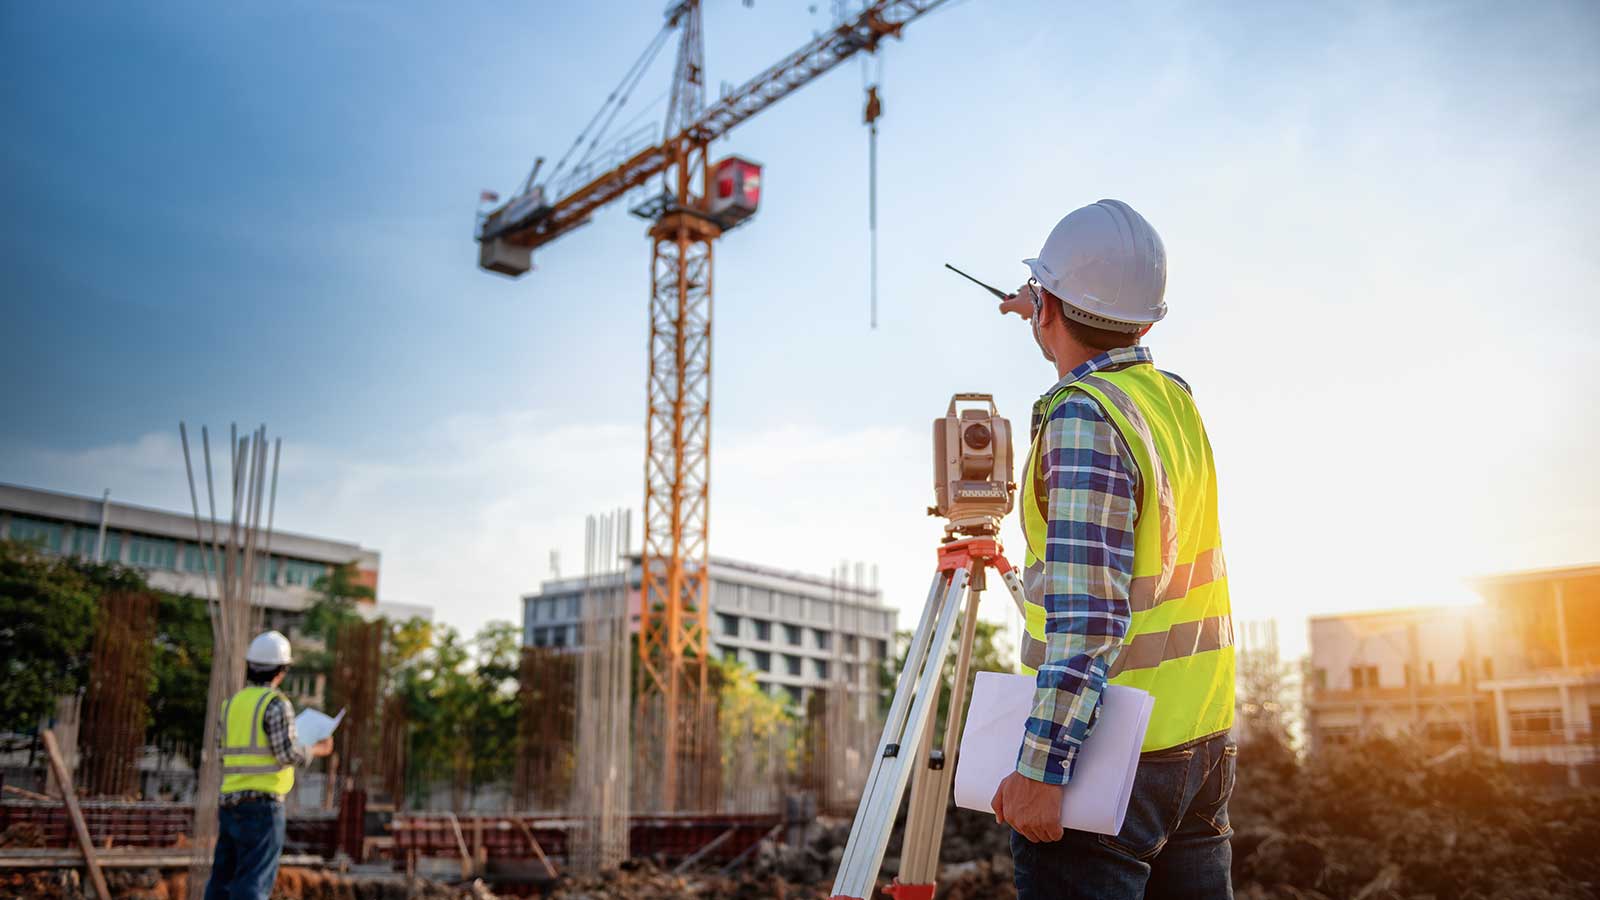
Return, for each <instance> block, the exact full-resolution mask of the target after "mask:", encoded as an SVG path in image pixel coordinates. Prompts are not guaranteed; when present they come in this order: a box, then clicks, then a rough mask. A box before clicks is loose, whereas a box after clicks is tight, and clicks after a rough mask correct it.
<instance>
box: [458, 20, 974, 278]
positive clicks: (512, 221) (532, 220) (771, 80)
mask: <svg viewBox="0 0 1600 900" xmlns="http://www.w3.org/2000/svg"><path fill="white" fill-rule="evenodd" d="M946 2H947V0H879V2H877V3H874V4H873V5H872V6H870V7H868V8H867V9H866V10H864V11H863V12H862V13H861V14H860V15H859V16H857V17H856V18H855V19H853V20H852V21H849V22H846V23H843V24H841V25H839V26H838V27H836V28H834V29H832V30H830V31H827V32H825V33H823V34H821V35H818V36H817V37H816V38H815V39H814V40H812V41H811V42H810V43H809V44H806V45H805V46H804V47H801V48H800V49H799V50H796V51H795V52H793V53H791V54H789V55H788V56H787V57H785V58H784V59H782V60H781V61H779V62H778V63H776V64H774V65H773V66H771V67H769V68H768V69H767V70H766V71H764V72H762V73H761V74H759V75H757V76H756V77H754V78H752V79H750V80H749V81H747V82H745V83H744V84H743V85H741V86H739V87H738V88H737V89H735V90H734V91H733V92H732V93H730V94H728V95H727V96H726V97H724V98H722V99H721V100H719V101H718V102H717V103H716V104H715V105H713V106H712V107H711V108H710V109H707V110H706V111H705V113H704V114H703V115H701V116H700V118H698V119H696V120H695V122H694V124H692V125H690V126H689V127H688V128H686V129H684V131H683V132H681V133H679V134H677V135H674V136H673V137H672V138H670V139H668V140H666V141H663V142H661V143H659V144H657V145H655V146H652V147H647V148H645V149H643V150H640V151H639V152H637V153H635V154H633V155H632V156H629V157H628V158H627V159H625V160H623V162H622V163H621V164H619V165H617V166H615V167H613V168H612V169H609V170H607V171H606V172H604V173H603V174H601V175H598V176H596V177H595V178H593V179H592V180H590V181H589V182H588V183H587V184H584V185H583V186H581V187H579V188H577V189H576V190H574V191H572V192H571V193H569V194H567V195H566V196H564V197H561V198H560V199H558V200H556V201H555V202H554V203H552V204H551V205H549V206H546V207H538V206H537V205H534V206H532V207H529V206H528V205H527V204H519V203H518V200H520V199H521V197H520V196H519V197H514V198H512V200H511V201H509V202H508V203H506V204H505V205H504V206H502V207H500V208H499V209H497V210H495V211H494V212H492V213H490V214H489V215H488V217H486V218H485V219H484V220H483V224H482V226H481V227H480V229H479V232H478V240H479V241H486V240H492V239H495V238H499V239H502V240H504V241H506V242H508V243H511V244H516V245H518V246H521V247H528V248H533V247H539V246H542V245H544V244H548V243H550V242H551V241H553V240H555V239H556V238H558V237H561V236H562V235H563V234H566V233H567V232H569V231H572V230H573V229H575V228H577V227H578V226H580V225H583V224H584V223H585V222H588V221H589V218H590V216H592V215H593V214H594V212H595V211H596V210H598V209H600V207H602V206H605V205H606V204H607V203H610V202H611V201H613V200H615V199H617V198H618V197H621V196H622V195H623V194H626V193H627V192H628V191H630V190H632V189H633V188H635V187H638V186H639V185H642V184H644V183H645V182H646V181H649V180H650V179H651V178H652V177H654V176H655V175H659V174H660V173H662V172H665V171H666V170H667V169H669V168H671V166H672V164H673V161H674V159H675V158H676V154H675V153H674V152H673V148H674V147H677V146H682V145H683V144H685V143H694V144H709V143H711V142H712V141H714V140H716V139H717V138H719V137H722V136H724V135H726V134H727V133H728V132H729V131H731V130H732V129H733V127H734V126H736V125H738V124H739V123H740V122H743V121H745V120H746V119H749V118H750V117H752V116H754V115H756V114H757V113H759V112H761V111H762V110H764V109H766V108H768V107H770V106H772V105H773V104H774V103H777V102H778V101H779V100H782V99H783V98H784V97H787V96H789V95H790V94H792V93H794V92H795V91H796V90H799V89H800V88H801V87H803V86H805V85H806V84H807V83H809V82H811V81H813V80H815V79H816V78H818V77H819V76H821V75H824V74H826V73H827V72H828V71H830V70H832V69H833V68H835V67H836V66H838V65H839V64H840V63H842V62H844V61H845V60H847V59H849V58H850V57H851V56H853V55H855V54H856V53H858V52H860V51H862V50H867V51H873V50H876V49H877V46H878V42H879V41H880V40H882V39H883V38H884V37H885V36H888V35H898V34H899V33H900V29H901V28H903V27H905V25H906V24H907V23H908V22H910V21H912V20H913V19H916V18H918V17H919V16H922V15H924V14H926V13H929V12H932V11H933V10H934V9H935V8H937V7H939V6H942V5H943V4H944V3H946ZM519 206H521V207H523V208H521V209H519ZM513 210H515V211H516V212H515V214H514V216H513Z"/></svg>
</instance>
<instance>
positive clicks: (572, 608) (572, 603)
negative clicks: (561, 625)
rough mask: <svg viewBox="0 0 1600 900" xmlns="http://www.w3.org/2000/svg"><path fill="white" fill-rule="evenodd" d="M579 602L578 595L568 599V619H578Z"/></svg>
mask: <svg viewBox="0 0 1600 900" xmlns="http://www.w3.org/2000/svg"><path fill="white" fill-rule="evenodd" d="M578 600H579V597H578V595H577V594H573V595H572V596H571V597H568V598H567V618H569V619H576V618H577V617H578Z"/></svg>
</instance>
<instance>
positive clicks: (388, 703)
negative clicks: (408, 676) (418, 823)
mask: <svg viewBox="0 0 1600 900" xmlns="http://www.w3.org/2000/svg"><path fill="white" fill-rule="evenodd" d="M379 734H380V738H379V743H380V745H381V749H380V750H379V756H378V768H379V770H380V771H381V772H382V773H383V790H384V793H386V794H388V795H389V802H391V803H393V804H394V808H395V809H396V810H402V809H405V808H406V762H407V760H406V746H407V744H408V743H409V741H410V739H411V722H410V720H409V718H408V717H407V716H406V698H405V696H404V695H402V694H401V693H400V692H399V691H394V692H393V693H391V694H389V695H388V696H387V697H386V698H385V699H384V701H383V725H382V728H380V729H379Z"/></svg>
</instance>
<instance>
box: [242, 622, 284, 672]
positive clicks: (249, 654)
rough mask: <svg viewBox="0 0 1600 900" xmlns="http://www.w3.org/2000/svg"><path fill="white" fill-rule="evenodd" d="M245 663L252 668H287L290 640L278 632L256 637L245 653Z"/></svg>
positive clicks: (268, 632)
mask: <svg viewBox="0 0 1600 900" xmlns="http://www.w3.org/2000/svg"><path fill="white" fill-rule="evenodd" d="M244 661H245V662H247V663H249V664H250V665H252V666H263V667H264V666H287V665H288V664H289V639H288V638H286V637H284V636H283V635H281V634H279V633H278V632H276V631H266V632H262V633H261V634H258V635H256V639H255V640H253V641H251V642H250V649H249V650H246V651H245V654H244Z"/></svg>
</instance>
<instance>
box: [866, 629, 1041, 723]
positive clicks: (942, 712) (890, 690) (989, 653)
mask: <svg viewBox="0 0 1600 900" xmlns="http://www.w3.org/2000/svg"><path fill="white" fill-rule="evenodd" d="M957 627H958V628H959V623H958V626H957ZM1000 629H1001V626H999V625H997V624H995V623H993V622H986V621H984V620H983V619H979V620H978V625H977V628H976V629H975V630H974V631H973V635H972V659H971V661H970V663H969V664H968V673H967V702H968V703H970V702H972V677H973V675H974V674H976V673H978V672H1015V671H1016V667H1015V666H1014V665H1012V663H1011V661H1010V659H1009V657H1010V655H1011V654H1010V652H1009V650H1008V648H1007V646H1006V644H1005V642H1004V641H1003V640H1001V635H1000ZM896 638H898V640H897V641H896V643H897V644H899V646H900V654H899V657H898V659H897V660H896V661H895V665H894V668H893V670H890V668H889V667H888V666H884V668H883V669H882V671H881V673H880V677H879V684H881V685H884V686H885V687H886V690H885V694H884V708H885V709H887V708H888V704H889V702H890V701H892V700H893V696H894V690H895V688H896V687H897V686H898V679H899V677H900V671H901V670H902V669H904V668H905V666H906V656H907V655H908V654H909V653H910V650H911V632H909V631H902V632H900V633H899V634H897V635H896ZM960 640H961V632H960V631H957V632H956V633H955V635H954V636H953V637H952V638H951V642H950V653H949V655H948V656H946V657H945V661H944V671H943V672H941V673H940V680H941V683H942V685H943V687H942V689H941V690H940V691H939V724H938V725H937V726H936V727H937V728H938V729H940V730H941V731H942V730H943V729H944V723H945V722H947V721H949V718H950V691H951V689H952V688H953V687H954V686H955V681H956V654H957V651H958V650H959V649H960V647H959V642H960ZM964 720H965V716H963V721H964Z"/></svg>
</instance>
